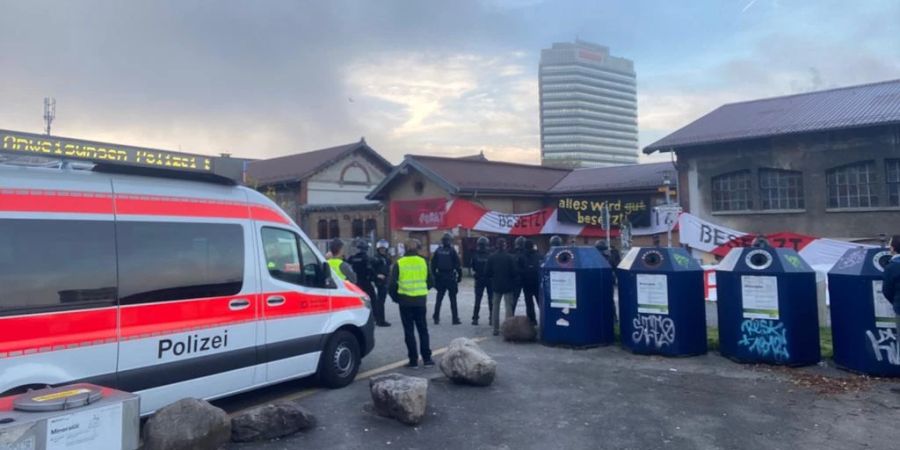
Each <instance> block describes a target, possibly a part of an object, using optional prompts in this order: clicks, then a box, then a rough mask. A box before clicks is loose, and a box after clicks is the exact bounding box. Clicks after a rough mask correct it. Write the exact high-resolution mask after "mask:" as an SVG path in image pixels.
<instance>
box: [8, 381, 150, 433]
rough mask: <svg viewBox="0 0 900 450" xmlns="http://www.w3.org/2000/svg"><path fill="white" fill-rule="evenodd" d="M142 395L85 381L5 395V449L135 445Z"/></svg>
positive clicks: (138, 429)
mask: <svg viewBox="0 0 900 450" xmlns="http://www.w3.org/2000/svg"><path fill="white" fill-rule="evenodd" d="M140 413H141V405H140V397H138V396H137V395H134V394H129V393H127V392H122V391H117V390H115V389H110V388H105V387H101V386H96V385H93V384H87V383H79V384H71V385H67V386H61V387H56V388H47V389H38V390H34V391H29V392H26V393H24V394H19V395H13V396H9V397H0V450H25V449H34V450H45V449H72V450H79V449H84V450H107V449H108V450H120V449H123V450H133V449H136V448H138V443H139V441H138V436H139V434H140Z"/></svg>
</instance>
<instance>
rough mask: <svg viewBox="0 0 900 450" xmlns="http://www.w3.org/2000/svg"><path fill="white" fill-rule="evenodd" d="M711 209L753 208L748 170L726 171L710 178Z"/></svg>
mask: <svg viewBox="0 0 900 450" xmlns="http://www.w3.org/2000/svg"><path fill="white" fill-rule="evenodd" d="M712 197H713V211H743V210H748V209H751V208H753V202H752V201H751V200H750V171H749V170H742V171H740V172H732V173H726V174H724V175H719V176H717V177H713V179H712Z"/></svg>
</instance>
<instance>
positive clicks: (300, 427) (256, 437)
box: [231, 402, 316, 442]
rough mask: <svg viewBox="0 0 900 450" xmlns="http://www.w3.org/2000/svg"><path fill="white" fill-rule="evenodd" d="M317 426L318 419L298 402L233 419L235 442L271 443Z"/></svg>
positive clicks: (270, 407) (282, 403)
mask: <svg viewBox="0 0 900 450" xmlns="http://www.w3.org/2000/svg"><path fill="white" fill-rule="evenodd" d="M314 426H316V418H315V416H313V415H312V414H310V413H309V412H308V411H307V410H305V409H303V407H301V406H300V405H299V404H297V403H296V402H278V403H273V404H270V405H264V406H260V407H257V408H253V409H250V410H248V411H246V412H244V413H243V414H241V415H239V416H237V417H233V418H232V419H231V440H232V441H234V442H254V441H269V440H272V439H278V438H282V437H285V436H290V435H292V434H294V433H296V432H298V431H304V430H308V429H310V428H312V427H314Z"/></svg>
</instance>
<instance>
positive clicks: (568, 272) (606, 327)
mask: <svg viewBox="0 0 900 450" xmlns="http://www.w3.org/2000/svg"><path fill="white" fill-rule="evenodd" d="M612 277H613V273H612V267H611V266H610V265H609V262H607V261H606V258H604V257H603V255H602V254H600V252H599V251H598V250H597V249H596V248H594V247H574V246H569V247H553V248H551V249H550V252H549V253H548V254H547V256H546V258H545V259H544V263H543V264H542V265H541V290H542V293H543V301H542V302H541V327H540V329H541V342H542V343H544V344H547V345H562V346H571V347H593V346H598V345H608V344H612V343H613V340H614V339H615V331H614V329H613V322H614V308H615V305H614V303H613V281H612Z"/></svg>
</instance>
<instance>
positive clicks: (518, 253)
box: [511, 236, 525, 314]
mask: <svg viewBox="0 0 900 450" xmlns="http://www.w3.org/2000/svg"><path fill="white" fill-rule="evenodd" d="M524 252H525V236H519V237H517V238H516V240H515V241H513V251H512V252H511V254H512V257H513V261H514V262H515V265H516V271H517V272H518V273H517V274H516V285H515V290H513V294H512V295H513V314H515V312H516V308H517V307H518V305H519V297H521V296H522V273H521V267H522V264H521V261H519V259H520V258H521V257H522V253H524Z"/></svg>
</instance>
